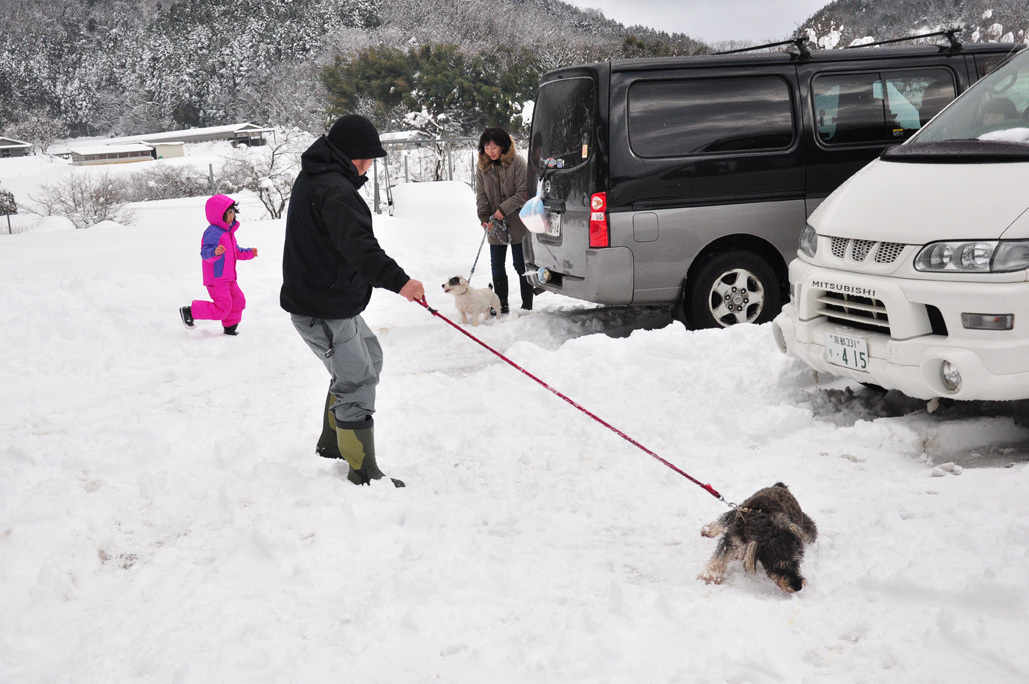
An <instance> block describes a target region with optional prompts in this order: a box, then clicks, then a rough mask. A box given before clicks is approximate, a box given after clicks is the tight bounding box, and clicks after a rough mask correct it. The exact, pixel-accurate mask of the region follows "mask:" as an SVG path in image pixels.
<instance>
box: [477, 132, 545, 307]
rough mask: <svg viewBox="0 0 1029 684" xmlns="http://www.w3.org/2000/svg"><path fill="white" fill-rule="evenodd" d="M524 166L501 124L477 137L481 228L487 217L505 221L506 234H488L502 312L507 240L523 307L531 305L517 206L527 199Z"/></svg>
mask: <svg viewBox="0 0 1029 684" xmlns="http://www.w3.org/2000/svg"><path fill="white" fill-rule="evenodd" d="M527 175H528V173H527V168H526V163H525V160H524V159H522V158H521V157H519V156H518V154H517V153H516V152H515V145H514V141H513V140H511V136H510V135H508V133H507V131H505V130H504V129H503V128H487V129H486V130H485V131H483V133H482V135H481V136H480V137H479V164H478V169H477V170H476V172H475V203H476V209H477V211H478V214H479V223H481V224H482V229H483V230H487V229H488V228H489V224H490V221H491V220H492V219H496V220H497V221H501V220H502V221H504V222H506V224H507V234H506V235H505V234H503V231H500V233H501V235H499V236H498V235H496V232H497V231H494V234H490V236H489V254H490V263H491V265H492V267H493V290H494V292H496V293H497V297H499V298H500V309H501V313H505V314H506V313H507V312H508V311H509V309H508V305H507V292H508V288H507V269H506V268H505V266H504V262H505V261H506V260H507V243H508V242H510V244H511V257H512V261H514V268H515V271H517V273H518V286H519V292H520V293H521V296H522V308H523V309H525V310H531V309H532V294H533V290H532V284H531V283H529V281H528V280H526V279H525V278H524V277H522V274H523V273H525V257H524V256H523V254H522V238H524V237H525V236H526V235H528V231H527V230H526V229H525V225H524V224H523V223H522V219H521V218H520V217H519V216H518V212H519V210H520V209H521V208H522V205H523V204H525V201H526V200H527V199H528V186H527V185H526V182H527V181H526V177H527Z"/></svg>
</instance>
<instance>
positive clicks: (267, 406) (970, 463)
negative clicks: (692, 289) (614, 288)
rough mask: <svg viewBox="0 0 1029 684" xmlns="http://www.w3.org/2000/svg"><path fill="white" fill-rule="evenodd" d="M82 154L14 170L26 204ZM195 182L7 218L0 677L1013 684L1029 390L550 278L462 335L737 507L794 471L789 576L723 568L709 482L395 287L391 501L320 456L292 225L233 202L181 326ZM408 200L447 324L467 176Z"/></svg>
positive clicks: (0, 273)
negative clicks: (866, 366) (687, 321)
mask: <svg viewBox="0 0 1029 684" xmlns="http://www.w3.org/2000/svg"><path fill="white" fill-rule="evenodd" d="M205 153H206V152H205ZM210 153H211V154H213V153H214V151H213V150H212V151H210ZM194 154H195V155H197V156H194V157H192V158H191V163H197V164H198V165H200V166H201V168H203V169H206V168H207V163H208V161H209V160H208V159H207V158H206V157H204V156H203V154H197V153H196V152H194ZM154 163H160V162H154ZM179 163H184V162H179ZM133 170H134V169H128V170H127V171H118V172H119V173H121V172H131V171H133ZM70 172H72V169H71V168H70V167H67V166H66V165H64V164H63V163H62V162H47V161H41V160H39V159H38V158H28V159H21V160H3V161H0V181H3V183H4V185H5V187H7V188H9V189H11V190H12V191H13V192H14V193H15V196H16V197H17V199H18V201H19V205H21V206H23V207H24V206H25V204H26V203H28V200H27V198H26V196H27V194H28V193H31V191H32V189H33V187H36V186H38V185H39V184H40V183H44V182H52V181H53V180H54V178H55V177H56V175H57V174H61V173H70ZM75 172H84V173H85V172H89V171H84V170H76V171H75ZM205 199H206V198H203V197H200V198H192V199H182V200H174V201H163V202H153V203H145V204H138V205H134V206H133V209H134V210H135V212H136V215H137V217H138V220H137V223H136V224H135V225H131V226H121V225H116V224H104V225H100V226H97V227H94V228H91V229H88V230H78V231H76V230H67V229H61V228H62V227H63V224H62V222H61V221H56V220H53V219H51V220H48V221H44V222H42V223H39V219H38V217H29V216H17V217H14V218H15V220H16V222H17V225H18V226H19V229H22V230H25V231H26V232H23V233H20V234H16V235H12V236H7V235H0V293H2V297H0V314H2V315H0V320H2V322H3V328H2V331H3V332H2V336H0V682H2V683H3V684H44V683H70V684H111V683H122V682H125V683H133V682H139V683H144V682H145V683H154V684H211V683H213V682H217V683H219V684H254V683H264V682H267V683H275V684H283V683H297V684H319V683H325V684H330V683H337V682H360V683H377V682H382V683H398V682H402V683H421V682H445V683H475V684H482V683H487V682H488V683H491V684H492V683H505V684H506V683H523V682H547V683H554V684H566V683H569V682H589V683H599V682H608V683H615V682H618V683H627V684H628V683H637V682H647V683H663V682H669V683H671V682H677V683H682V684H691V683H694V682H703V683H720V682H729V683H733V684H766V683H767V684H773V683H776V684H777V683H791V684H792V683H797V682H802V683H816V682H817V683H826V684H829V683H833V684H835V683H840V682H881V683H884V684H885V683H889V684H895V683H898V682H903V683H905V684H912V683H926V684H929V683H933V684H936V683H941V682H955V683H967V682H990V683H991V684H1001V683H1007V682H1011V683H1016V682H1026V681H1029V648H1027V646H1026V642H1027V639H1029V503H1027V501H1029V497H1027V494H1026V492H1027V491H1029V467H1027V462H1029V429H1027V427H1026V425H1027V421H1026V420H1025V416H1026V414H1027V404H1026V403H1018V404H982V403H975V404H967V405H947V404H944V405H942V406H940V407H939V408H937V409H936V410H935V411H933V412H929V411H928V410H927V405H926V404H925V403H924V402H918V401H912V400H909V399H906V398H904V397H900V396H895V395H893V394H887V395H882V394H877V393H874V392H872V391H870V390H866V389H864V388H862V387H860V386H857V385H848V384H846V383H844V382H842V381H838V380H833V379H832V378H826V377H821V378H819V377H815V376H814V375H813V374H812V373H811V372H810V371H808V370H806V369H805V368H804V367H803V366H802V365H800V364H799V363H798V362H795V361H793V360H790V359H788V358H786V357H784V356H782V355H781V354H780V353H779V352H778V350H777V349H776V347H775V344H774V343H773V341H772V338H771V331H770V329H769V327H768V326H760V327H754V326H746V327H737V328H732V329H729V330H725V331H699V332H690V331H687V330H685V329H684V328H683V327H682V326H681V325H679V324H677V323H671V322H669V321H668V320H667V319H666V318H664V317H663V315H662V314H660V312H654V311H649V312H633V311H631V310H627V309H605V308H597V307H594V306H591V305H587V304H584V303H582V302H577V301H574V300H570V299H566V298H561V297H558V296H555V295H552V294H545V295H542V296H540V297H539V298H538V299H537V309H536V311H534V312H533V313H531V314H526V315H512V316H510V317H508V318H506V319H504V320H502V321H499V322H494V323H490V324H487V325H483V326H480V327H478V328H476V329H474V330H473V329H471V328H469V330H473V332H474V333H475V334H476V335H478V336H479V337H480V338H481V339H482V340H483V341H484V342H486V343H487V344H489V345H491V346H493V347H495V348H496V349H497V350H499V351H500V352H502V353H504V354H505V355H507V356H509V357H510V358H511V359H512V360H513V361H514V362H516V363H518V364H519V365H521V366H523V367H525V368H526V369H527V370H528V371H530V372H531V373H533V374H535V375H537V376H538V377H540V378H541V379H543V380H544V381H546V382H547V383H549V384H550V385H551V386H553V387H554V388H555V389H557V390H559V391H561V392H563V393H564V394H566V395H568V396H569V397H571V398H572V399H574V400H575V401H576V402H578V403H580V404H582V405H583V406H584V407H585V408H587V409H589V410H590V411H592V412H594V413H596V414H597V415H598V416H600V417H601V418H603V419H604V420H606V421H608V422H610V423H611V424H613V425H614V426H615V427H617V428H618V429H620V430H622V431H624V432H626V433H627V434H629V435H630V436H631V437H632V438H634V439H636V440H638V441H639V442H640V443H642V444H643V445H645V446H646V447H647V448H649V449H651V450H653V451H655V452H656V453H658V454H660V455H661V456H662V457H663V458H665V459H667V460H668V461H670V462H672V463H674V464H675V465H676V466H677V467H679V468H681V469H683V470H684V471H686V472H687V473H689V474H691V475H693V476H694V477H696V478H697V479H699V480H700V481H702V482H709V483H711V485H712V486H713V487H714V488H715V489H717V490H718V491H720V492H721V493H722V494H723V495H724V496H725V498H726V499H727V500H729V501H734V502H741V501H742V500H743V499H745V498H746V497H747V496H749V495H750V494H751V493H752V492H754V491H755V490H757V489H759V488H761V487H765V486H768V485H771V484H773V483H775V482H776V481H783V482H785V483H787V484H788V485H790V488H791V490H792V492H793V493H794V494H795V495H796V497H797V498H798V499H799V501H800V503H801V505H802V506H803V507H804V509H805V510H806V512H807V513H808V514H809V515H810V516H811V517H812V518H813V519H814V520H815V521H816V522H817V524H818V527H819V531H820V536H819V539H818V541H817V542H816V543H815V544H813V545H811V546H809V547H808V550H807V556H806V558H805V561H804V566H803V570H804V574H805V575H806V577H807V579H808V585H807V587H806V588H805V589H804V590H803V591H801V592H799V593H797V594H793V595H786V594H783V593H782V592H780V590H779V589H778V588H777V587H776V586H775V585H774V584H773V583H772V582H771V581H770V580H768V579H767V578H766V577H765V576H764V574H763V573H759V574H757V575H749V574H746V573H745V572H744V571H743V569H742V567H741V565H740V564H739V563H734V564H733V565H731V566H730V570H729V574H728V576H727V579H726V582H725V583H724V584H723V585H720V586H714V585H706V584H704V583H702V582H700V581H698V580H697V578H696V577H697V574H698V573H700V572H701V571H702V570H703V568H704V565H705V563H706V561H707V559H708V557H709V556H710V554H711V553H712V551H713V550H714V548H715V541H714V540H710V539H705V538H702V537H701V536H700V534H699V531H700V528H701V527H702V526H703V525H704V524H705V523H707V522H709V521H711V520H713V519H714V518H716V517H717V516H719V515H721V514H722V513H724V512H725V511H726V510H728V509H727V508H726V505H725V504H724V503H722V502H720V501H718V500H717V499H715V498H714V497H712V496H711V495H710V494H708V493H707V492H706V491H704V490H703V489H701V488H700V487H697V486H696V485H695V484H693V483H691V482H689V481H688V480H686V479H685V478H683V477H681V476H680V475H679V474H677V473H675V472H674V471H672V470H671V469H669V468H667V467H665V466H664V465H663V464H661V463H660V462H658V461H656V460H655V459H653V458H651V457H650V456H648V455H647V454H645V453H643V452H642V451H641V450H639V449H637V448H636V447H634V446H633V445H631V444H629V443H628V442H626V441H625V440H623V439H621V438H620V437H618V436H617V435H616V434H614V433H613V432H611V431H609V430H607V429H606V428H604V427H603V426H601V425H600V424H598V423H597V422H595V421H593V420H592V419H590V418H589V417H588V416H586V415H584V414H583V413H581V412H579V411H577V410H576V409H575V408H574V407H572V406H570V405H569V404H567V403H565V402H564V401H562V400H561V399H559V398H558V397H556V396H554V395H553V394H551V393H549V392H547V391H546V390H545V389H544V388H543V387H541V386H539V385H537V384H536V383H534V382H533V381H532V380H530V379H528V378H527V377H525V376H524V375H523V374H521V373H519V372H517V371H515V370H514V369H513V368H511V367H510V366H508V365H506V364H505V363H503V362H502V361H501V360H500V359H498V358H497V357H496V356H494V355H492V354H490V353H489V352H488V351H486V350H485V349H483V348H482V347H480V346H478V345H476V344H475V343H474V342H472V341H470V340H468V339H467V338H466V337H464V336H463V335H461V334H460V333H459V332H458V331H456V330H454V329H453V328H451V327H450V326H448V325H446V324H445V323H444V322H443V321H441V320H440V319H438V318H436V317H434V316H432V315H431V314H430V313H429V312H428V311H426V310H425V309H424V308H422V307H421V306H419V305H416V304H410V303H408V302H406V301H404V300H403V299H402V298H400V297H398V296H397V295H394V294H392V293H390V292H386V291H381V290H380V291H377V292H376V294H375V295H374V297H373V299H372V304H371V306H370V307H369V309H368V311H367V312H366V313H365V318H366V320H367V321H368V323H369V325H371V327H372V328H373V329H374V330H375V331H376V333H377V334H378V336H379V339H380V341H381V342H382V345H383V348H384V351H385V355H386V362H385V369H384V372H383V377H382V381H381V385H380V392H379V405H378V411H377V415H376V417H375V420H376V435H377V442H378V444H377V447H378V453H379V461H380V465H382V466H383V469H384V470H385V471H386V472H387V473H388V474H390V475H393V476H395V477H399V478H401V479H403V480H405V481H406V482H407V487H406V488H405V489H399V490H397V489H394V488H393V487H392V486H390V485H388V484H384V483H375V484H373V486H370V487H362V488H358V487H354V486H353V485H351V484H349V483H348V482H347V480H346V475H345V467H343V468H341V467H340V465H339V464H337V463H336V462H332V461H327V460H323V459H319V458H317V457H316V456H315V455H314V443H315V440H316V438H317V435H318V432H319V430H320V427H321V417H320V412H321V409H322V402H323V400H324V396H325V389H326V386H327V383H328V376H327V374H326V372H325V370H324V368H323V367H322V365H321V363H320V362H319V360H318V359H317V358H316V357H315V356H314V355H313V354H312V353H311V352H310V351H309V350H308V349H307V347H306V346H305V345H304V344H303V343H302V341H301V340H300V338H299V336H298V335H297V334H296V332H295V331H294V330H293V328H292V326H291V325H290V322H289V317H288V315H287V314H285V313H284V312H283V311H281V310H280V309H279V306H278V290H279V285H280V258H281V250H282V234H283V221H281V220H279V221H273V220H263V218H262V211H261V210H260V207H259V205H258V204H257V203H256V202H255V200H254V198H252V197H247V196H245V195H244V196H241V197H240V199H241V202H242V208H243V211H242V214H241V216H240V220H241V223H242V227H241V228H240V230H239V232H238V233H237V236H238V239H239V242H240V244H241V246H244V247H251V246H256V247H259V248H260V256H259V258H257V259H256V260H254V261H248V262H243V263H241V264H240V265H239V273H240V284H241V287H242V289H243V290H244V292H245V293H246V296H247V300H248V308H247V309H246V311H245V313H244V316H243V321H242V323H241V325H240V335H239V337H235V338H233V337H226V336H223V335H221V334H220V327H219V326H218V325H217V324H215V323H211V322H203V321H200V322H198V324H197V328H196V329H195V330H193V331H187V330H185V329H184V328H183V326H182V324H181V322H180V321H179V317H178V312H177V309H178V307H180V306H182V305H184V304H186V303H188V302H189V301H190V300H191V299H193V298H201V297H203V296H205V290H204V288H203V287H202V285H201V274H200V262H199V255H198V251H199V243H200V236H201V234H202V232H203V229H204V227H205V225H206V224H205V222H204V220H203V203H204V200H205ZM395 199H396V215H395V216H392V217H390V216H381V217H376V232H377V234H378V236H379V238H380V241H381V242H382V244H383V245H384V247H385V248H386V249H387V251H388V252H389V253H390V254H391V255H393V256H394V257H395V258H396V259H397V260H398V261H399V262H400V263H401V265H402V266H404V268H405V269H406V270H407V271H408V272H409V273H410V274H411V275H412V276H413V277H415V278H418V279H420V280H422V281H423V282H424V283H425V285H426V289H427V291H428V293H429V296H428V301H429V304H430V305H432V306H433V307H437V308H438V309H439V311H440V313H442V314H443V315H445V316H448V317H449V318H451V319H454V320H457V319H458V316H457V314H456V311H455V309H454V306H453V302H452V300H451V299H450V298H449V297H448V296H445V295H444V294H443V293H442V291H441V289H440V284H441V283H442V282H443V281H444V280H445V279H447V278H448V277H450V276H453V275H459V274H460V275H466V276H467V274H468V271H469V270H470V268H471V264H472V260H473V259H474V257H475V252H476V249H477V247H478V244H479V237H480V235H481V233H479V232H478V227H477V221H476V219H475V215H474V214H475V212H474V198H473V196H472V193H471V191H470V190H469V189H468V187H467V186H466V185H464V184H462V183H458V182H453V183H435V184H421V185H406V186H402V187H400V188H397V189H396V191H395ZM4 230H6V226H4ZM488 273H489V265H488V255H487V254H486V253H485V252H484V255H483V257H482V258H481V260H480V262H479V265H478V268H477V269H476V273H475V276H474V278H473V283H474V284H477V285H479V286H485V284H486V282H487V281H488V280H489V275H488ZM512 277H513V272H512ZM513 289H514V291H517V288H513Z"/></svg>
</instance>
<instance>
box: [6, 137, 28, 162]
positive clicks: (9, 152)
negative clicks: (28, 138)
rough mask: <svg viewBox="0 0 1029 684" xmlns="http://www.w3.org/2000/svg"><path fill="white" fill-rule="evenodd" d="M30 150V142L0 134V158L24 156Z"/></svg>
mask: <svg viewBox="0 0 1029 684" xmlns="http://www.w3.org/2000/svg"><path fill="white" fill-rule="evenodd" d="M31 151H32V143H27V142H23V141H21V140H15V139H14V138H4V137H3V136H0V159H6V158H7V157H24V156H26V155H28V154H29V152H31Z"/></svg>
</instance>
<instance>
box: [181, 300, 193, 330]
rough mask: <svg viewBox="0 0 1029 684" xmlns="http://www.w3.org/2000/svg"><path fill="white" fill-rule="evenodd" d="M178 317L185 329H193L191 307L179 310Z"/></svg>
mask: <svg viewBox="0 0 1029 684" xmlns="http://www.w3.org/2000/svg"><path fill="white" fill-rule="evenodd" d="M179 317H180V318H182V325H184V326H186V327H187V328H192V327H193V306H192V305H190V306H184V307H182V308H180V309H179Z"/></svg>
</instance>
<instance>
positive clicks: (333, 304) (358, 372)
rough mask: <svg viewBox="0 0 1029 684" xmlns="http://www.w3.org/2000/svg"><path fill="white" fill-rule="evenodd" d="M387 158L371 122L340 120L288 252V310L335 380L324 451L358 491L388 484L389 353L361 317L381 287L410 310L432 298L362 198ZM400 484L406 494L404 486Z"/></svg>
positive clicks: (293, 208)
mask: <svg viewBox="0 0 1029 684" xmlns="http://www.w3.org/2000/svg"><path fill="white" fill-rule="evenodd" d="M385 156H386V150H384V149H383V148H382V144H381V143H380V141H379V132H378V131H377V130H376V129H375V125H374V124H372V122H371V121H369V120H368V119H366V118H364V117H363V116H358V115H356V114H347V115H346V116H343V117H340V118H339V119H338V120H337V121H336V123H335V124H333V126H332V128H331V129H330V130H329V134H328V135H327V136H324V135H323V136H322V137H321V138H319V139H318V140H316V141H315V142H314V144H313V145H311V147H309V148H308V149H307V151H306V152H304V154H303V156H302V157H301V171H300V175H298V176H297V179H296V182H294V183H293V193H292V195H291V196H290V202H289V213H288V214H287V215H286V244H285V247H284V250H283V254H282V291H281V293H280V295H279V302H280V304H281V306H282V308H283V309H285V310H286V311H288V312H289V313H290V314H291V316H290V317H291V319H292V321H293V326H294V327H295V328H296V329H297V332H299V333H300V336H301V337H302V338H303V339H304V342H306V343H307V346H309V347H310V348H311V350H312V351H314V353H315V354H317V355H318V356H319V358H321V359H322V362H323V363H324V364H325V368H326V369H327V370H328V371H329V374H330V375H331V376H332V380H331V383H330V384H329V393H328V396H326V398H325V412H324V415H323V422H322V435H321V438H320V439H319V440H318V445H317V447H316V450H317V453H318V454H319V455H321V456H325V457H328V458H344V459H346V461H347V463H348V464H349V465H350V472H349V474H348V476H347V477H348V479H349V480H350V481H351V482H353V483H355V484H367V483H368V482H369V481H370V480H377V479H379V478H381V477H383V473H382V471H381V470H379V466H378V465H377V463H376V460H375V438H374V432H373V425H374V423H373V421H372V414H373V413H374V412H375V386H376V385H377V384H378V382H379V372H380V371H381V370H382V348H381V347H380V346H379V341H378V340H377V339H376V337H375V333H373V332H372V331H371V329H370V328H369V327H368V325H367V324H366V323H365V322H364V320H363V319H362V318H361V312H362V311H364V309H365V307H366V306H368V302H369V300H370V299H371V296H372V288H373V287H381V288H385V289H387V290H392V291H393V292H396V293H398V294H399V295H401V296H402V297H404V298H405V299H407V301H409V302H413V301H416V300H421V299H423V298H424V296H425V288H424V287H423V286H422V284H421V283H420V282H419V281H417V280H412V279H411V278H409V277H408V275H407V273H405V272H404V269H402V268H401V267H400V266H399V265H398V264H397V262H395V261H394V260H393V259H392V258H390V256H389V255H388V254H386V252H384V251H383V249H382V247H380V246H379V242H378V241H377V240H376V239H375V235H374V234H373V232H372V213H371V211H370V210H369V209H368V205H367V204H366V203H365V201H364V198H362V197H361V195H360V194H359V193H358V189H359V188H360V187H361V186H362V185H364V183H365V182H366V181H367V180H368V178H367V176H365V174H366V173H367V172H368V169H369V168H371V166H372V160H373V159H375V158H376V157H385ZM391 479H392V478H391ZM393 484H394V485H396V486H397V487H403V486H404V483H403V482H401V481H400V480H396V479H393Z"/></svg>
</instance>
